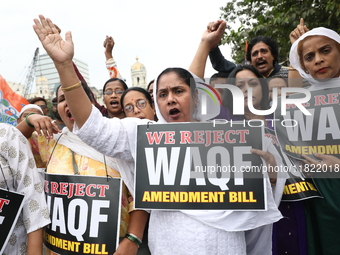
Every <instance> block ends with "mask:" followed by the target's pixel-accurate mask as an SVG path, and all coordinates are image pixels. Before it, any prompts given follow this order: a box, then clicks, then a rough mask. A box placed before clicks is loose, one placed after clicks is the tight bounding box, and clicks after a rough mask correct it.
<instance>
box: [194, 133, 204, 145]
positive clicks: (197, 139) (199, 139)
mask: <svg viewBox="0 0 340 255" xmlns="http://www.w3.org/2000/svg"><path fill="white" fill-rule="evenodd" d="M203 135H204V131H194V143H204V138H203Z"/></svg>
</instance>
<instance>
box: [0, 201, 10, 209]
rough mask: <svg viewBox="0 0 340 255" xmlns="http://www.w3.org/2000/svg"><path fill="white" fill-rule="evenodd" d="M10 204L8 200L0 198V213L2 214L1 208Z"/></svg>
mask: <svg viewBox="0 0 340 255" xmlns="http://www.w3.org/2000/svg"><path fill="white" fill-rule="evenodd" d="M9 202H10V200H8V199H4V198H0V212H2V208H3V207H4V205H5V204H6V205H8V204H9Z"/></svg>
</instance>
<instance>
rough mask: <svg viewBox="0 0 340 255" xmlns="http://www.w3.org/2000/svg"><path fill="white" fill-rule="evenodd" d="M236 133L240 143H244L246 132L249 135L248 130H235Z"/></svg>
mask: <svg viewBox="0 0 340 255" xmlns="http://www.w3.org/2000/svg"><path fill="white" fill-rule="evenodd" d="M236 134H237V135H238V134H240V143H246V134H247V135H249V130H237V131H236Z"/></svg>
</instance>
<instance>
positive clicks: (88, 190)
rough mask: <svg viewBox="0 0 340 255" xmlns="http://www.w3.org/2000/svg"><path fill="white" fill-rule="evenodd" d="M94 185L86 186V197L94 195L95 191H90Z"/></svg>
mask: <svg viewBox="0 0 340 255" xmlns="http://www.w3.org/2000/svg"><path fill="white" fill-rule="evenodd" d="M95 187H96V185H95V184H90V185H88V186H87V187H86V196H88V197H95V196H96V193H91V188H95Z"/></svg>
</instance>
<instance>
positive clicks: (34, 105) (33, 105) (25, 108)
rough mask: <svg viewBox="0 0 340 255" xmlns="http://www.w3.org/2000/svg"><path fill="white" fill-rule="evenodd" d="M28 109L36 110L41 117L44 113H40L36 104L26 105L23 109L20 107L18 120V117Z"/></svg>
mask: <svg viewBox="0 0 340 255" xmlns="http://www.w3.org/2000/svg"><path fill="white" fill-rule="evenodd" d="M28 109H37V110H39V111H40V112H41V114H42V115H44V112H43V111H42V109H41V108H40V106H38V105H36V104H27V105H25V106H24V107H22V109H21V111H20V113H19V116H18V118H20V116H21V115H22V114H23V113H24V112H25V111H26V110H28Z"/></svg>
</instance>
